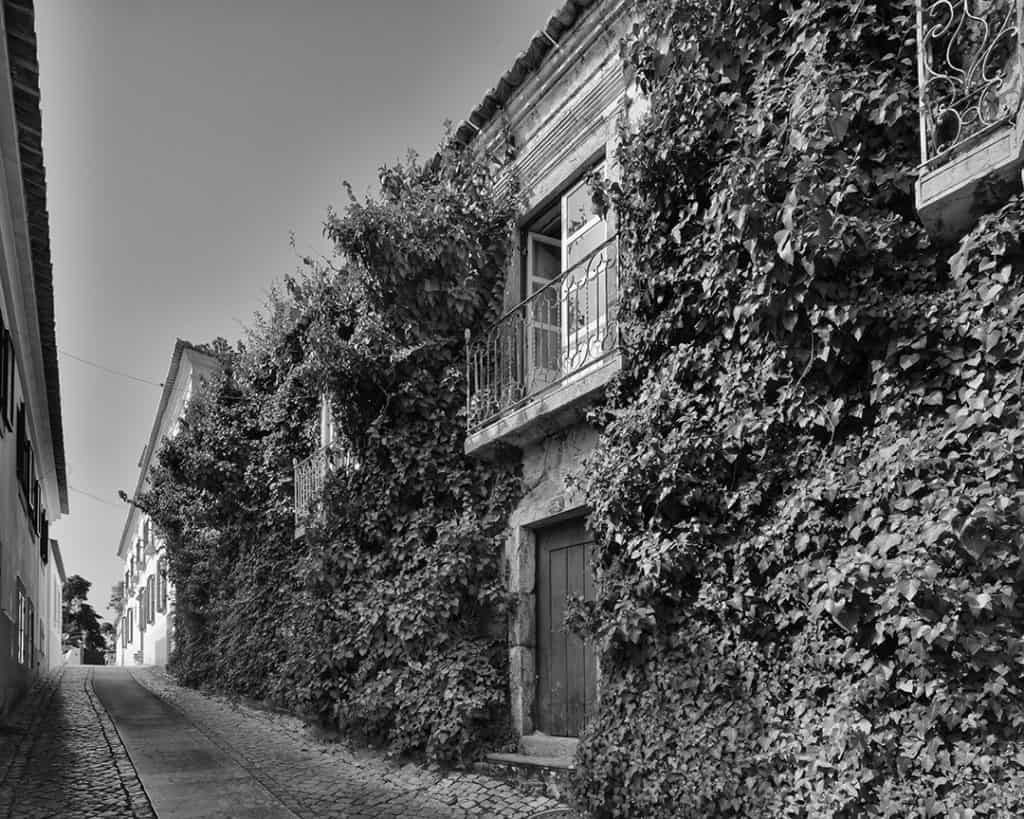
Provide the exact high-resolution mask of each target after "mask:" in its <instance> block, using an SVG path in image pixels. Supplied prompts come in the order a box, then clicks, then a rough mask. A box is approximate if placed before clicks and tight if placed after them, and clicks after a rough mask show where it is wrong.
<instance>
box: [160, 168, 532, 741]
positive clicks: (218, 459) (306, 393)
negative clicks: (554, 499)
mask: <svg viewBox="0 0 1024 819" xmlns="http://www.w3.org/2000/svg"><path fill="white" fill-rule="evenodd" d="M492 183H493V180H492V178H491V176H490V173H489V171H488V170H487V166H486V163H485V162H484V161H483V160H479V161H478V160H476V159H475V158H473V157H472V156H470V155H469V154H468V153H466V152H457V151H453V150H443V151H442V152H441V153H440V154H439V155H437V156H436V157H435V158H434V159H433V160H431V161H430V162H429V163H426V164H424V163H420V162H419V161H417V160H415V159H410V160H409V161H408V162H407V163H405V164H402V165H399V166H396V167H392V168H385V169H382V171H381V187H382V193H381V195H380V197H379V198H378V199H376V200H372V201H368V202H364V203H360V202H357V201H355V200H354V199H353V200H352V201H351V202H350V204H349V207H348V208H347V209H346V211H345V212H344V213H341V214H335V213H332V214H330V215H329V218H328V222H327V225H326V231H327V234H328V235H329V237H330V238H331V239H332V240H334V242H335V243H336V245H337V247H338V251H339V253H338V256H337V260H338V262H339V264H340V263H341V262H342V261H343V262H344V263H343V264H340V266H339V267H337V268H335V267H333V266H332V265H331V264H330V263H319V264H318V263H313V262H312V260H310V261H309V265H308V266H307V268H306V269H305V270H304V271H302V272H300V273H299V274H297V275H295V276H292V277H289V278H288V279H286V281H285V285H284V287H283V288H282V289H281V291H280V292H277V293H275V294H273V296H272V297H271V300H270V302H269V304H268V306H267V309H266V311H265V312H264V314H263V315H262V317H261V318H260V319H259V320H258V321H257V323H256V326H255V327H254V328H253V329H252V331H251V332H250V334H249V338H248V339H247V341H246V343H245V344H244V345H240V346H239V347H238V348H237V349H229V348H228V347H227V346H226V345H224V344H220V345H219V346H218V348H217V351H218V353H219V355H220V357H221V358H222V360H223V361H224V362H225V375H224V376H223V377H222V378H221V379H219V380H218V381H216V382H214V383H210V384H208V386H207V388H206V389H204V390H202V391H201V392H200V393H198V394H197V396H196V398H195V400H194V401H193V402H192V404H191V405H190V408H189V410H188V412H187V416H186V419H185V423H184V424H183V426H182V431H181V433H180V434H179V435H178V436H177V437H176V438H174V439H173V440H170V441H168V442H167V443H166V444H165V446H164V448H163V450H162V452H161V454H160V459H159V460H160V466H159V467H158V469H157V470H156V472H155V474H154V476H153V489H152V491H151V492H150V493H149V494H148V495H147V496H146V497H144V498H142V499H141V500H140V503H141V504H142V505H143V506H144V507H145V508H146V509H147V510H148V511H150V513H151V514H152V515H153V518H154V520H155V521H156V523H157V526H158V527H159V529H160V530H161V531H162V533H163V534H164V535H165V537H166V539H167V543H168V551H169V556H170V575H171V579H172V581H173V582H174V584H175V586H176V590H177V591H176V596H177V645H176V652H175V654H174V657H173V660H172V666H173V668H174V669H175V670H176V671H177V672H178V674H179V677H180V678H181V679H182V680H183V681H185V682H187V683H189V684H193V685H201V684H202V685H211V686H213V687H216V688H218V689H221V690H225V691H230V692H236V693H239V694H245V695H249V696H254V697H261V698H269V699H272V700H274V701H276V702H278V703H280V704H282V705H285V706H287V707H290V708H293V709H296V710H298V711H301V712H302V713H306V714H308V715H310V716H313V717H316V718H319V719H320V720H322V721H324V722H326V723H330V724H340V726H341V727H342V728H343V729H345V730H348V731H351V732H358V733H362V734H363V735H365V736H366V738H367V739H369V740H372V741H378V742H383V743H386V744H388V745H390V746H391V747H392V748H395V749H397V750H408V749H420V750H424V751H426V752H427V754H428V755H430V756H432V757H434V758H439V759H458V758H461V757H463V756H465V755H466V754H468V753H470V752H471V751H473V750H474V749H476V748H477V747H478V746H479V745H480V744H481V743H482V742H484V741H490V742H493V741H495V739H496V738H501V737H502V736H503V733H504V732H507V730H508V715H507V700H508V686H507V674H506V667H507V662H508V660H507V643H506V634H505V629H504V610H505V606H506V603H507V601H506V595H505V593H504V588H503V582H502V542H503V538H502V536H501V534H502V531H503V521H504V519H505V517H506V516H507V510H508V508H509V507H510V505H511V504H512V503H513V502H514V500H515V497H516V492H517V491H518V479H517V475H516V469H515V467H514V466H513V465H510V464H508V463H504V462H501V461H498V462H492V463H482V462H479V461H475V460H471V459H469V458H467V457H466V456H465V455H463V441H464V437H465V430H466V418H465V394H466V393H465V352H464V343H465V342H464V337H463V333H464V331H465V330H466V329H467V328H468V329H470V330H474V331H475V330H478V329H479V328H480V327H481V326H482V325H483V323H484V322H486V321H489V320H491V321H492V320H493V319H494V318H496V310H497V309H498V306H499V305H500V294H501V290H502V285H503V279H504V272H505V267H506V260H507V256H508V252H509V242H510V237H511V219H512V216H513V214H514V202H513V200H512V199H511V198H505V197H499V196H497V195H496V194H495V193H494V190H493V184H492ZM321 390H326V391H327V393H328V395H329V396H330V398H331V402H332V405H333V408H334V413H335V420H336V423H337V426H338V428H339V430H340V437H341V440H342V446H343V447H344V448H345V450H346V451H347V452H348V453H350V455H351V457H352V459H353V461H352V462H351V463H350V464H348V465H345V466H343V467H342V468H339V469H338V470H336V471H335V472H333V473H332V474H331V476H330V477H329V479H328V483H327V487H326V489H325V492H324V501H323V504H322V505H323V509H324V515H323V516H322V517H321V518H320V519H319V521H318V522H316V523H314V524H313V525H311V526H309V527H307V531H306V535H305V537H304V538H302V539H301V540H295V539H294V529H293V527H294V519H293V517H292V515H293V501H292V492H293V484H292V460H293V458H302V457H303V456H305V455H306V454H308V453H310V452H312V451H313V450H314V449H315V448H316V447H317V446H318V444H319V442H318V439H317V434H316V433H317V429H318V427H317V424H316V417H317V411H318V399H319V395H320V392H321Z"/></svg>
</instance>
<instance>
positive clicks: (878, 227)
mask: <svg viewBox="0 0 1024 819" xmlns="http://www.w3.org/2000/svg"><path fill="white" fill-rule="evenodd" d="M635 5H636V13H637V20H638V22H637V25H636V27H635V28H634V29H633V31H632V33H631V35H630V36H629V37H628V38H627V40H626V42H625V43H624V54H625V55H626V57H627V59H628V61H629V64H630V66H631V70H632V71H634V72H635V77H636V78H637V80H638V81H639V83H640V84H641V86H642V87H643V89H644V90H645V91H646V92H647V93H648V94H649V102H650V106H651V107H650V112H649V115H648V116H647V117H646V118H645V119H644V120H643V121H642V122H641V123H640V124H639V126H638V128H637V129H636V130H635V131H633V132H631V133H628V134H626V135H624V137H623V140H624V141H623V147H622V151H621V157H620V159H621V163H622V179H621V183H619V184H616V185H614V186H611V187H610V188H609V190H608V191H607V194H608V196H609V197H610V199H611V201H612V203H613V205H614V207H615V208H616V210H617V212H618V215H619V219H620V237H621V241H622V248H623V254H624V256H625V257H626V258H627V259H628V263H627V264H625V265H624V266H623V267H624V271H631V272H626V273H624V275H625V276H626V281H625V282H624V285H623V292H622V303H621V307H620V311H621V312H620V323H621V325H622V327H623V333H624V344H625V347H626V353H627V359H628V360H627V365H626V367H625V370H624V372H623V374H622V377H621V379H620V381H619V383H618V384H617V386H616V387H615V388H614V389H613V390H612V391H611V393H610V396H609V403H608V406H607V408H606V409H605V410H604V411H603V412H602V413H600V414H599V418H598V420H599V422H600V424H601V426H602V428H603V434H602V440H601V444H600V446H599V448H598V450H597V452H596V454H595V455H594V456H593V458H592V459H591V462H590V463H589V465H588V469H587V471H586V473H585V477H584V478H581V480H582V481H583V483H584V487H585V489H586V491H587V493H588V496H589V499H590V503H591V505H592V508H593V510H594V513H593V515H592V517H591V523H592V526H594V528H595V529H596V531H597V534H598V541H599V565H600V569H599V571H600V577H599V592H600V593H599V599H598V601H597V602H596V603H595V604H593V605H589V606H587V607H585V608H584V607H582V606H581V607H577V611H576V616H575V621H576V624H577V625H578V626H580V627H585V628H587V629H589V630H590V632H591V633H592V634H593V635H594V636H595V639H598V640H599V641H600V644H601V647H602V651H603V655H602V656H603V660H602V671H603V674H604V680H603V688H602V693H601V705H600V711H599V713H598V714H597V716H596V718H595V719H594V720H593V721H592V722H591V724H590V726H589V729H588V732H587V735H586V736H585V737H584V739H583V742H582V745H581V748H580V751H579V754H578V758H577V762H578V768H577V771H576V777H575V788H576V795H577V798H578V799H579V800H580V802H581V803H582V804H583V805H584V806H585V807H587V808H589V809H591V810H592V811H593V812H594V815H595V816H598V817H611V816H616V817H618V816H635V817H639V816H643V817H665V819H670V818H671V819H679V818H680V817H706V816H722V817H730V816H733V817H781V816H793V817H866V816H879V817H881V816H892V817H907V816H922V817H925V816H949V817H972V816H993V817H994V816H1018V815H1022V814H1024V742H1022V738H1021V725H1022V722H1024V696H1022V695H1024V691H1022V678H1021V671H1022V664H1024V642H1022V634H1021V627H1022V624H1024V622H1022V616H1024V601H1022V598H1021V592H1022V578H1024V566H1022V563H1021V547H1022V545H1024V507H1022V505H1021V501H1022V487H1021V481H1022V479H1024V473H1022V465H1024V464H1022V460H1021V444H1020V438H1021V434H1022V433H1021V422H1022V412H1024V406H1022V394H1021V364H1022V355H1024V342H1022V339H1024V314H1022V309H1024V278H1022V277H1024V253H1022V251H1024V248H1022V245H1021V236H1022V228H1024V199H1022V198H1020V197H1018V198H1016V199H1013V200H1012V201H1010V202H1009V203H1008V204H1006V206H1005V207H1004V208H1003V209H1002V210H1001V211H999V212H998V213H995V214H991V215H988V216H986V217H984V218H982V219H980V220H979V221H978V223H977V226H976V227H975V228H974V230H973V231H972V233H971V234H970V236H968V237H967V238H966V239H965V241H964V242H963V244H962V245H961V246H959V247H958V248H955V247H942V246H936V245H935V244H933V243H932V242H931V241H930V240H929V238H928V236H927V235H926V234H925V233H924V231H923V229H922V227H921V225H920V223H919V221H918V219H917V216H916V213H915V205H914V196H913V183H914V179H915V167H916V165H917V163H918V161H919V156H918V144H919V143H918V134H917V74H916V72H917V63H916V53H915V48H916V43H915V29H914V26H915V13H916V7H915V3H914V2H913V0H889V2H865V1H864V0H827V1H823V0H815V1H814V2H798V1H796V2H768V1H767V0H685V2H682V0H639V2H637V3H636V4H635Z"/></svg>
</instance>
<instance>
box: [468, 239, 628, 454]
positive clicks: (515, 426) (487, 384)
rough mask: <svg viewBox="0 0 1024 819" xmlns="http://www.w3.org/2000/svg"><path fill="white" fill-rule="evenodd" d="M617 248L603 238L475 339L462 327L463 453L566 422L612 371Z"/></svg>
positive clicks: (522, 441)
mask: <svg viewBox="0 0 1024 819" xmlns="http://www.w3.org/2000/svg"><path fill="white" fill-rule="evenodd" d="M618 249H619V247H618V239H617V238H616V237H613V238H611V239H609V240H607V241H606V242H604V243H603V244H601V245H600V246H598V247H597V248H596V249H595V250H594V251H592V252H591V253H590V254H588V255H587V256H586V257H584V258H583V259H582V260H581V261H580V262H579V263H578V264H576V265H575V266H573V267H571V268H570V269H569V270H566V271H565V272H564V273H562V274H560V275H559V276H557V277H556V278H554V279H553V280H552V281H551V282H550V283H548V284H546V285H545V286H544V287H543V289H540V290H538V291H536V292H535V293H533V294H532V295H531V296H530V297H529V298H527V299H526V300H525V301H523V302H521V303H520V304H519V305H517V306H516V307H514V308H513V309H512V310H510V311H509V312H507V313H506V314H505V315H504V316H502V317H501V318H500V319H499V320H498V321H497V322H496V323H495V324H494V325H493V326H492V327H490V328H489V329H488V330H486V331H485V332H484V333H483V334H482V335H481V336H480V337H478V338H476V339H473V338H471V337H469V335H468V333H467V344H466V367H467V377H468V383H469V389H468V396H467V402H466V413H467V419H468V421H467V423H468V433H469V435H468V436H467V438H466V452H467V453H474V452H475V453H477V454H485V452H486V451H488V450H490V449H491V448H492V447H493V446H494V445H495V444H497V443H499V442H504V443H508V444H512V445H514V446H524V445H526V444H529V443H532V442H535V441H537V440H539V439H541V438H543V437H544V436H545V435H547V434H549V433H550V432H552V431H554V430H556V429H558V428H560V427H561V426H564V425H566V424H568V423H572V422H573V420H575V419H578V418H579V417H580V415H581V413H580V410H581V409H582V407H584V406H585V405H586V404H587V403H588V401H589V400H591V399H592V398H593V396H594V395H595V394H596V393H597V392H598V391H599V390H600V389H601V388H602V387H603V386H604V385H605V384H606V383H607V382H608V380H609V379H610V378H611V377H612V376H613V375H614V374H615V373H616V372H617V371H618V369H619V367H620V366H621V359H620V356H619V338H618V327H617V325H616V322H615V312H616V308H617V306H618V290H619V275H618V259H619V253H618Z"/></svg>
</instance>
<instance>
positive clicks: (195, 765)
mask: <svg viewBox="0 0 1024 819" xmlns="http://www.w3.org/2000/svg"><path fill="white" fill-rule="evenodd" d="M560 807H562V806H561V805H560V804H559V803H558V802H556V801H554V800H552V799H548V798H546V797H541V796H526V795H524V794H522V793H520V792H519V791H517V790H515V789H514V788H513V787H511V786H510V785H508V784H506V783H504V782H501V781H498V780H495V779H491V778H490V777H487V776H484V775H482V774H478V773H463V772H442V771H440V770H432V769H430V770H428V769H427V768H425V767H422V766H418V765H413V764H405V765H399V764H396V763H393V762H391V761H389V760H388V759H386V758H385V757H384V756H383V755H382V754H380V753H373V752H369V751H357V750H353V749H351V748H348V747H346V746H344V745H342V744H340V743H334V744H323V743H320V742H318V741H317V740H316V739H314V738H313V737H311V736H310V734H309V732H308V730H307V729H306V728H305V727H304V726H303V724H302V722H301V721H300V720H299V719H297V718H294V717H290V716H286V715H280V714H272V713H267V712H264V711H259V710H256V709H252V708H247V707H245V706H241V705H236V704H233V703H231V702H230V701H229V700H228V699H227V698H225V697H220V696H211V695H207V694H201V693H199V692H197V691H194V690H192V689H187V688H181V687H179V686H178V685H177V684H176V683H175V682H174V681H173V680H172V679H171V678H169V677H167V676H166V675H164V674H162V673H159V672H157V671H154V670H152V669H144V668H138V669H124V668H108V667H104V666H69V667H65V668H63V669H61V670H60V671H58V672H56V673H54V674H51V675H48V676H46V677H44V678H42V679H41V680H40V681H39V682H38V683H37V684H36V685H35V686H34V687H33V689H32V690H31V691H30V692H29V693H28V694H27V695H26V696H25V697H24V699H23V700H22V702H21V703H20V704H19V706H18V708H17V709H16V710H15V711H14V713H13V714H11V715H10V716H9V717H8V719H7V720H6V723H5V724H3V725H2V726H0V819H15V817H17V819H49V818H50V817H54V819H98V817H109V818H110V819H136V817H138V819H155V818H156V817H160V819H184V817H232V819H234V817H257V816H259V817H266V818H267V819H270V818H271V817H277V818H279V819H284V818H285V817H288V818H289V819H290V817H303V819H304V818H305V817H339V819H377V817H382V818H383V819H387V818H388V817H391V819H472V818H475V817H480V818H481V819H484V818H485V817H490V818H491V819H527V818H528V817H531V816H534V815H535V814H537V813H540V812H542V811H547V810H552V809H557V808H560Z"/></svg>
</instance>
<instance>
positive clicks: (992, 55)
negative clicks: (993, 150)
mask: <svg viewBox="0 0 1024 819" xmlns="http://www.w3.org/2000/svg"><path fill="white" fill-rule="evenodd" d="M1022 8H1024V0H918V6H917V39H918V49H919V60H918V74H919V81H920V94H921V158H922V161H923V162H924V163H925V165H926V166H927V167H929V168H934V167H937V166H939V165H941V164H943V163H944V162H946V161H948V160H949V159H950V158H951V157H953V156H954V155H956V154H957V153H958V152H959V151H961V150H963V149H965V148H969V147H970V146H971V145H973V144H975V143H977V142H978V141H980V140H982V139H983V138H984V137H985V136H986V135H987V134H989V133H990V132H992V131H994V130H996V129H997V128H999V126H1001V125H1003V124H1005V123H1007V122H1009V121H1010V120H1011V119H1013V118H1014V117H1015V116H1016V114H1017V112H1018V109H1019V108H1020V104H1021V78H1022V71H1021V66H1022V62H1021V47H1020V39H1019V32H1020V27H1021V14H1022Z"/></svg>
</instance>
